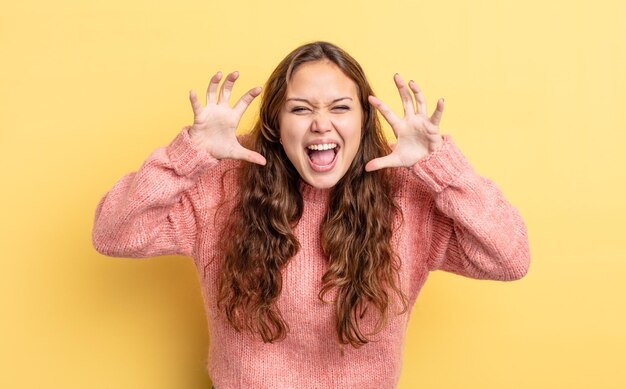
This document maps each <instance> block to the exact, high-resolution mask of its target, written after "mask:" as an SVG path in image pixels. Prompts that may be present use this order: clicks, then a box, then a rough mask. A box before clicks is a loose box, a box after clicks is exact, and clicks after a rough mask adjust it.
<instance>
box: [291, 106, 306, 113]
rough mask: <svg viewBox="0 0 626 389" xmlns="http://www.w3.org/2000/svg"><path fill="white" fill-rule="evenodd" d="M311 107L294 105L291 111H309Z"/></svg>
mask: <svg viewBox="0 0 626 389" xmlns="http://www.w3.org/2000/svg"><path fill="white" fill-rule="evenodd" d="M308 110H309V109H308V108H306V107H293V108H291V112H293V113H304V112H306V111H308Z"/></svg>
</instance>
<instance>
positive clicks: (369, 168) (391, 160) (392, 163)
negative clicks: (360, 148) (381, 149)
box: [365, 153, 402, 172]
mask: <svg viewBox="0 0 626 389" xmlns="http://www.w3.org/2000/svg"><path fill="white" fill-rule="evenodd" d="M400 166H402V163H401V162H400V161H399V160H398V159H397V158H396V156H395V155H393V153H391V154H389V155H387V156H385V157H380V158H374V159H372V160H371V161H369V162H368V163H367V164H366V165H365V171H366V172H373V171H374V170H380V169H384V168H388V167H400Z"/></svg>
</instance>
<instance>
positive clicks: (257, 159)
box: [232, 145, 267, 166]
mask: <svg viewBox="0 0 626 389" xmlns="http://www.w3.org/2000/svg"><path fill="white" fill-rule="evenodd" d="M232 157H233V159H241V160H244V161H248V162H252V163H256V164H259V165H263V166H265V164H266V163H267V161H266V160H265V157H263V156H262V155H261V154H259V153H257V152H256V151H252V150H248V149H246V148H245V147H243V146H241V145H239V146H238V147H237V148H236V149H235V150H233V156H232Z"/></svg>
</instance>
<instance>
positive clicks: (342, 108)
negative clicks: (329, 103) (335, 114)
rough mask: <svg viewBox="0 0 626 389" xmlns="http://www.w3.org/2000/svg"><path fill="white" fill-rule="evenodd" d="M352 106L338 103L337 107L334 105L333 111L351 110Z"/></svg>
mask: <svg viewBox="0 0 626 389" xmlns="http://www.w3.org/2000/svg"><path fill="white" fill-rule="evenodd" d="M349 110H350V107H348V106H347V105H338V106H336V107H333V111H349Z"/></svg>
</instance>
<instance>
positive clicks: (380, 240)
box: [218, 42, 408, 347]
mask: <svg viewBox="0 0 626 389" xmlns="http://www.w3.org/2000/svg"><path fill="white" fill-rule="evenodd" d="M321 60H327V61H331V62H332V63H334V64H335V65H337V66H338V67H339V68H340V69H341V70H342V71H343V72H344V73H345V74H346V76H348V77H349V78H350V79H352V80H353V81H354V82H355V83H356V85H357V89H358V95H359V102H360V104H361V107H362V109H363V120H362V123H363V130H362V131H361V133H362V135H361V142H360V146H359V149H358V152H357V154H356V157H355V158H354V161H353V162H352V164H351V166H350V168H349V170H348V171H347V173H346V174H345V175H344V176H343V177H342V178H341V179H340V180H339V182H338V183H337V184H336V185H335V186H334V187H333V188H331V191H330V195H329V196H330V197H329V205H328V212H327V214H326V216H325V218H324V220H323V223H322V225H321V226H320V234H321V242H322V249H323V252H324V254H325V255H326V257H327V259H328V270H327V271H326V273H325V274H324V276H323V277H322V288H321V290H320V292H319V295H318V297H319V298H320V300H322V301H324V302H326V303H333V302H332V301H326V300H325V299H324V296H325V295H326V294H327V293H329V292H331V291H333V292H336V294H335V296H336V297H335V300H334V304H335V308H336V330H337V336H338V340H339V342H340V343H341V344H348V343H350V344H352V345H353V346H354V347H360V346H362V345H363V344H366V343H368V341H370V339H368V336H370V335H373V334H376V333H378V332H380V330H382V329H383V328H384V326H385V324H386V322H387V319H388V311H389V309H390V307H391V306H392V295H391V294H392V292H395V294H397V296H398V297H399V300H400V302H401V305H402V311H401V312H400V313H403V312H405V311H406V309H407V305H408V304H407V298H406V296H405V294H404V293H403V292H402V290H401V288H400V280H399V275H398V269H399V260H398V258H397V255H396V254H395V253H394V250H393V248H392V244H391V237H392V229H393V219H394V217H395V215H396V214H398V213H399V210H398V207H397V206H396V204H395V202H394V200H393V193H392V186H391V179H390V177H388V173H387V172H386V171H385V170H381V171H375V172H369V173H366V172H365V164H366V163H367V162H368V161H370V160H372V159H374V158H377V157H381V156H384V155H387V154H388V153H389V152H390V151H391V150H390V148H389V145H388V144H387V141H386V140H385V137H384V134H383V132H382V128H381V125H380V121H379V119H378V116H377V115H376V112H375V110H374V108H373V107H372V106H371V105H370V104H369V102H368V95H373V91H372V88H371V87H370V85H369V83H368V81H367V79H366V78H365V74H364V72H363V70H362V69H361V66H360V65H359V64H358V63H357V62H356V61H355V60H354V59H353V58H352V57H351V56H350V55H349V54H348V53H346V52H345V51H343V50H342V49H340V48H339V47H337V46H335V45H333V44H330V43H327V42H314V43H310V44H306V45H303V46H301V47H298V48H297V49H295V50H294V51H292V52H291V53H290V54H289V55H287V57H285V58H284V59H283V60H282V61H281V62H280V64H279V65H278V67H277V68H276V69H275V70H274V72H273V73H272V74H271V76H270V77H269V79H268V81H267V84H266V86H265V88H264V94H263V95H262V98H261V108H260V114H259V118H258V120H257V122H256V123H255V125H254V127H253V130H252V132H251V133H250V134H249V135H248V136H247V137H246V140H245V146H246V147H248V148H250V149H253V150H256V151H257V152H259V153H261V154H262V155H263V156H265V159H266V160H267V164H266V165H265V166H260V165H257V164H252V163H243V164H241V167H240V170H239V171H238V173H239V181H240V182H239V188H240V189H239V193H238V195H237V198H236V200H235V205H234V208H233V209H232V210H231V212H230V214H229V215H228V217H227V222H226V224H225V227H224V229H223V230H222V239H221V240H220V242H221V250H222V251H221V252H222V253H223V255H224V258H223V259H224V261H223V262H222V265H221V271H220V275H219V277H220V278H219V285H218V289H219V292H218V307H219V308H220V309H221V310H222V311H223V312H225V314H226V317H227V319H228V321H229V322H230V324H231V325H232V326H233V327H234V328H235V329H236V330H237V331H241V330H242V329H247V330H249V331H251V332H252V333H257V334H260V336H261V337H262V339H263V341H264V342H274V341H277V340H281V339H283V338H284V337H285V336H286V333H287V331H288V324H287V323H286V322H285V320H284V319H283V317H282V315H281V312H280V310H279V309H278V307H277V305H276V302H277V300H278V298H279V296H280V294H281V291H282V287H283V282H282V275H281V270H282V269H283V268H284V267H285V265H286V264H287V263H288V261H289V260H290V258H292V257H293V256H294V255H295V254H296V253H297V252H298V250H299V249H300V244H299V242H298V240H297V238H296V237H295V236H294V234H293V228H294V227H295V226H296V225H297V223H298V222H299V220H300V218H301V216H302V211H303V199H302V195H301V193H300V180H301V179H300V176H299V174H298V172H297V171H296V169H295V168H294V166H293V165H292V164H291V162H290V161H289V159H288V158H287V155H286V154H285V152H284V150H283V147H282V145H281V144H280V128H279V120H278V118H279V113H280V111H281V109H282V108H283V105H284V103H285V95H286V89H287V84H288V82H289V80H290V77H291V75H292V74H293V73H294V71H295V70H296V69H297V68H298V66H300V65H302V64H304V63H307V62H312V61H321ZM370 306H371V307H374V309H375V310H376V311H377V312H378V314H379V315H378V316H377V320H376V325H375V326H374V330H373V331H372V332H371V333H365V332H364V330H363V328H361V325H360V323H359V321H360V319H363V317H364V315H365V312H366V310H367V309H368V308H369V307H370Z"/></svg>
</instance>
